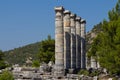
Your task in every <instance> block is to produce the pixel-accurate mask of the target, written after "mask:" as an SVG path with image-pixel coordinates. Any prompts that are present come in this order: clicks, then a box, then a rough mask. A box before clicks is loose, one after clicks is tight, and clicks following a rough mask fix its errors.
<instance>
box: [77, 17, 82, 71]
mask: <svg viewBox="0 0 120 80" xmlns="http://www.w3.org/2000/svg"><path fill="white" fill-rule="evenodd" d="M80 20H81V18H80V17H76V68H77V69H78V70H79V69H80V68H81V32H80V31H81V30H80V28H81V25H80Z"/></svg>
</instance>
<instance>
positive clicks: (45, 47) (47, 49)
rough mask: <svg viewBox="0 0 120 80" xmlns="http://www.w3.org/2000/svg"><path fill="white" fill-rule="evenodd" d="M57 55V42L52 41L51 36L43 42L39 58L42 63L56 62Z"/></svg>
mask: <svg viewBox="0 0 120 80" xmlns="http://www.w3.org/2000/svg"><path fill="white" fill-rule="evenodd" d="M54 54H55V40H54V39H51V36H48V39H46V40H43V41H41V43H40V49H39V53H38V54H37V57H38V59H39V61H40V62H46V63H48V62H49V61H54V60H55V58H54Z"/></svg>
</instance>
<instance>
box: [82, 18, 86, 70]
mask: <svg viewBox="0 0 120 80" xmlns="http://www.w3.org/2000/svg"><path fill="white" fill-rule="evenodd" d="M85 26H86V21H85V20H84V19H81V68H82V69H85V68H86V48H85V45H86V44H85V35H86V31H85V30H86V29H85Z"/></svg>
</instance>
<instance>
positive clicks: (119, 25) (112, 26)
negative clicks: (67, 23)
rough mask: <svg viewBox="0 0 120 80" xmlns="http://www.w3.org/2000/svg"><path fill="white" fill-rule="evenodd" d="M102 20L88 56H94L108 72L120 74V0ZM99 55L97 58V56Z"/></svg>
mask: <svg viewBox="0 0 120 80" xmlns="http://www.w3.org/2000/svg"><path fill="white" fill-rule="evenodd" d="M108 15H109V21H106V20H104V21H103V22H102V32H101V33H99V34H98V36H97V37H96V38H95V39H94V41H93V43H92V47H91V50H90V52H89V56H94V57H95V58H96V60H98V61H99V62H100V65H101V66H102V67H104V68H106V69H107V70H108V71H109V73H110V74H117V75H119V74H120V68H119V67H120V0H118V2H117V4H116V7H115V8H113V10H111V11H109V13H108ZM98 56H99V58H98Z"/></svg>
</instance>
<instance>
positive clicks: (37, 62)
mask: <svg viewBox="0 0 120 80" xmlns="http://www.w3.org/2000/svg"><path fill="white" fill-rule="evenodd" d="M32 66H33V67H40V62H39V61H38V60H34V61H33V63H32Z"/></svg>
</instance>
